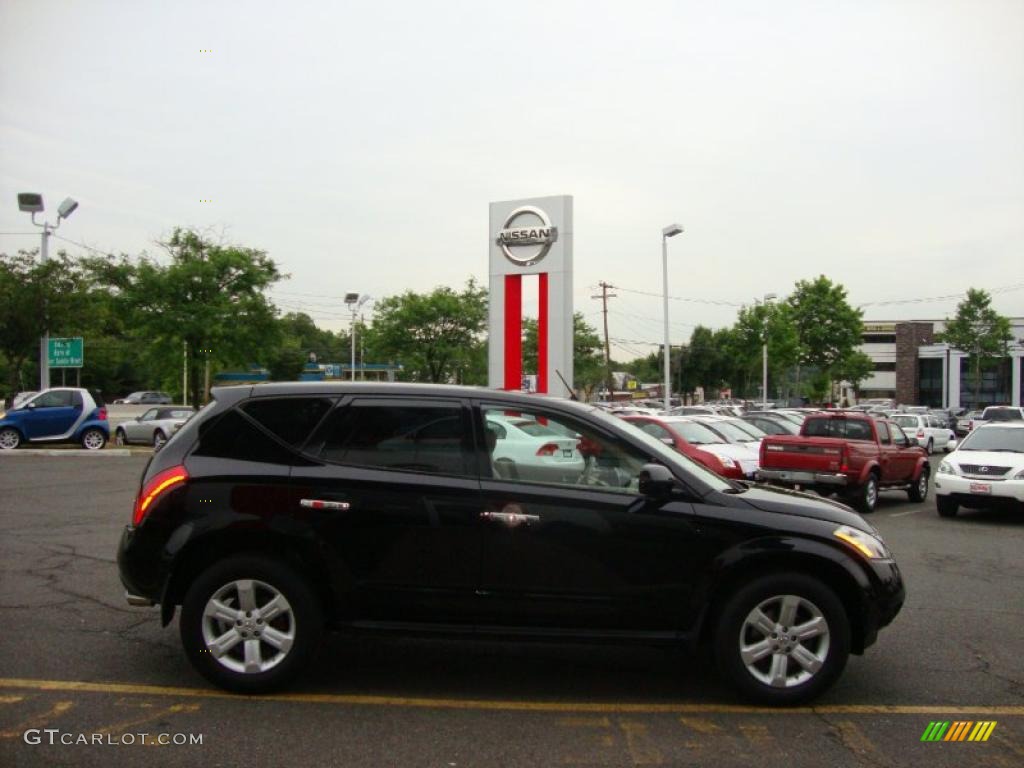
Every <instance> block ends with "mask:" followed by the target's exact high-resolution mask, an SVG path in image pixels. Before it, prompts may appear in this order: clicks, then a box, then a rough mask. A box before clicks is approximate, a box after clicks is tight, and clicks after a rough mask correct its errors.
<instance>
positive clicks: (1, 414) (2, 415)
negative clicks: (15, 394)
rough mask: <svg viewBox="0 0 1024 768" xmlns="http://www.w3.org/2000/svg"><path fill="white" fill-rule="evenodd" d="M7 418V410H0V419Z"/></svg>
mask: <svg viewBox="0 0 1024 768" xmlns="http://www.w3.org/2000/svg"><path fill="white" fill-rule="evenodd" d="M6 418H7V411H0V421H3V420H4V419H6Z"/></svg>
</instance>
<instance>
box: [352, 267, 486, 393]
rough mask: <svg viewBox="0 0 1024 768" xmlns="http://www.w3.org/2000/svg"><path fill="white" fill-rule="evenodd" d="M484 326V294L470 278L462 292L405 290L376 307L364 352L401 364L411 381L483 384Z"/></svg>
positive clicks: (449, 289)
mask: <svg viewBox="0 0 1024 768" xmlns="http://www.w3.org/2000/svg"><path fill="white" fill-rule="evenodd" d="M486 323H487V291H486V289H484V288H481V287H480V286H478V285H477V284H476V281H475V280H472V279H470V280H469V281H468V282H467V283H466V287H465V288H464V289H463V290H462V291H461V292H456V291H453V290H452V289H451V288H447V287H443V288H436V289H434V291H432V292H431V293H428V294H418V293H413V292H412V291H407V292H406V293H404V294H402V295H401V296H389V297H388V298H386V299H382V300H381V301H378V302H377V305H376V311H375V314H374V319H373V326H372V327H371V328H368V329H367V332H366V342H367V348H368V349H372V350H373V354H374V355H375V356H376V357H378V358H379V359H382V360H391V361H395V362H400V363H401V364H402V365H403V366H404V369H405V371H404V374H403V376H404V377H405V378H408V379H411V380H412V381H429V382H452V383H457V384H483V383H486V369H485V368H484V369H482V368H483V366H481V361H482V360H484V357H485V356H482V355H481V353H480V349H479V348H480V347H483V346H484V339H483V334H484V329H485V328H486Z"/></svg>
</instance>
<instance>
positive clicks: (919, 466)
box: [912, 456, 932, 482]
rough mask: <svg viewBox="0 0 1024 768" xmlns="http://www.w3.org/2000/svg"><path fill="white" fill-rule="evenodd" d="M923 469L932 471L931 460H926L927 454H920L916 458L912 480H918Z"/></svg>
mask: <svg viewBox="0 0 1024 768" xmlns="http://www.w3.org/2000/svg"><path fill="white" fill-rule="evenodd" d="M925 469H927V470H928V472H929V473H930V472H931V471H932V465H931V462H930V461H928V457H927V456H921V457H920V458H919V459H918V460H917V463H916V464H915V465H914V476H913V478H912V480H913V482H917V481H918V480H920V479H921V472H923V471H924V470H925Z"/></svg>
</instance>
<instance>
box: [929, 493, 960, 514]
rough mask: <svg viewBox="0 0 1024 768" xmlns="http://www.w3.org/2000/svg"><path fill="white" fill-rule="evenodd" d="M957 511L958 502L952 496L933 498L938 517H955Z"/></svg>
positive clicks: (958, 507)
mask: <svg viewBox="0 0 1024 768" xmlns="http://www.w3.org/2000/svg"><path fill="white" fill-rule="evenodd" d="M959 509H960V504H959V502H958V501H957V500H956V499H954V498H953V497H952V496H936V497H935V511H936V512H938V513H939V517H956V513H957V512H958V511H959Z"/></svg>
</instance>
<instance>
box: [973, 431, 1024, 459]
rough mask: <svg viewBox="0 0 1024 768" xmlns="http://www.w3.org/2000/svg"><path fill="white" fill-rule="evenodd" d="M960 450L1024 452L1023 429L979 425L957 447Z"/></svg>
mask: <svg viewBox="0 0 1024 768" xmlns="http://www.w3.org/2000/svg"><path fill="white" fill-rule="evenodd" d="M960 451H1015V452H1020V453H1024V429H1020V428H1012V427H979V428H978V429H976V430H975V431H973V432H971V433H970V434H969V435H968V436H967V437H966V438H964V441H963V442H962V443H961V444H960V447H959V448H958V449H957V453H959V452H960Z"/></svg>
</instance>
